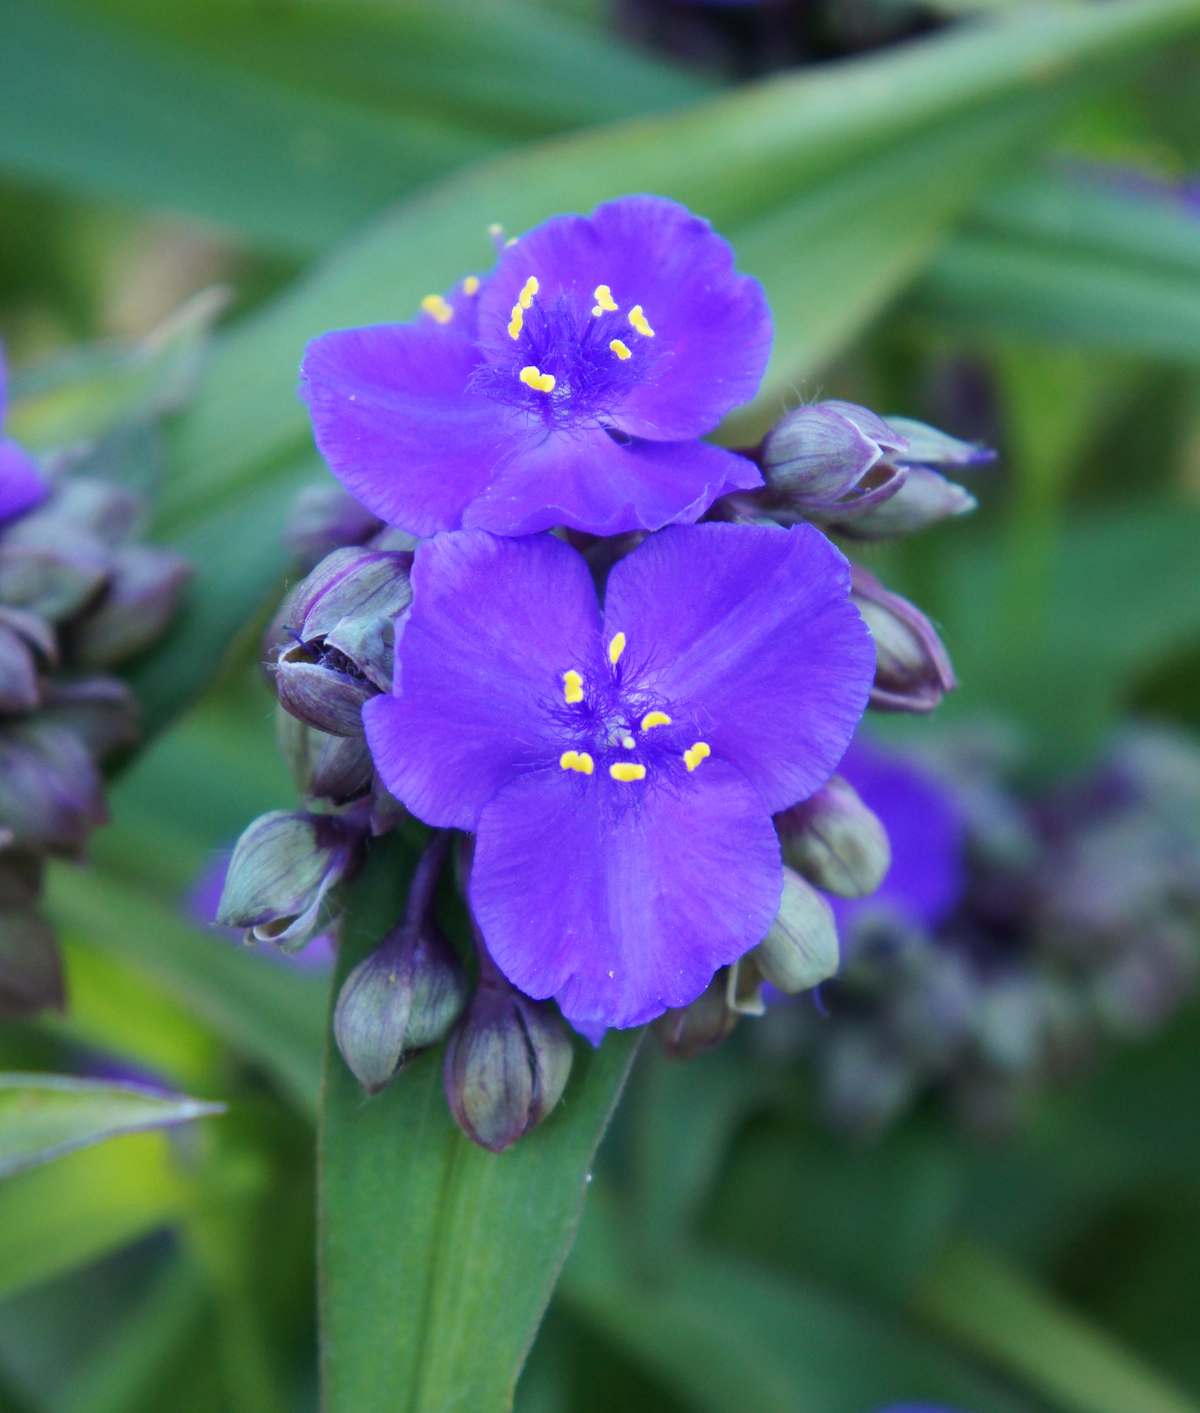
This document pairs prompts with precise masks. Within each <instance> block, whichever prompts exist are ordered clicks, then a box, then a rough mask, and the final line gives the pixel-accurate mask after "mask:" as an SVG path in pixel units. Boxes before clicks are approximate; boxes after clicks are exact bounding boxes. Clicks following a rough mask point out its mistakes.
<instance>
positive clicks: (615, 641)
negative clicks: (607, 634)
mask: <svg viewBox="0 0 1200 1413" xmlns="http://www.w3.org/2000/svg"><path fill="white" fill-rule="evenodd" d="M624 651H625V634H624V633H614V634H613V636H612V639H611V641H610V642H609V645H608V660H609V662H611V663H612V665H613V666H614V667H616V665H617V663H618V662H620V661H621V654H622V653H623V652H624Z"/></svg>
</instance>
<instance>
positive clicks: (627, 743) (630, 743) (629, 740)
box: [621, 736, 637, 751]
mask: <svg viewBox="0 0 1200 1413" xmlns="http://www.w3.org/2000/svg"><path fill="white" fill-rule="evenodd" d="M621 744H622V745H623V746H624V747H625V749H626V750H627V751H632V750H633V748H634V746H636V745H637V742H636V741H635V740H634V739H633V737H632V736H622V737H621Z"/></svg>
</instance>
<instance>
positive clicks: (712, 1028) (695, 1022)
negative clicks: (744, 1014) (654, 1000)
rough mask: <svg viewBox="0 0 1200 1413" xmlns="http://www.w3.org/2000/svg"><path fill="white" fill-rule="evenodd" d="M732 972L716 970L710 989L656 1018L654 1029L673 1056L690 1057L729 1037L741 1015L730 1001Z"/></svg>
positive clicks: (669, 1054) (659, 1039) (665, 1048)
mask: <svg viewBox="0 0 1200 1413" xmlns="http://www.w3.org/2000/svg"><path fill="white" fill-rule="evenodd" d="M728 988H729V973H728V971H727V970H726V969H724V968H723V969H722V970H721V971H719V972H717V974H716V976H715V977H714V978H713V979H712V981H711V982H710V983H709V985H708V988H707V990H705V991H704V992H703V994H702V995H700V996H697V998H696V999H695V1000H694V1001H693V1002H692V1004H691V1005H690V1006H680V1007H679V1008H678V1009H676V1010H673V1011H665V1012H664V1013H663V1014H662V1015H661V1016H659V1018H658V1019H657V1020H656V1021H655V1022H654V1033H655V1035H656V1036H657V1037H658V1043H659V1044H660V1045H661V1046H662V1048H663V1051H664V1053H665V1054H667V1055H668V1056H670V1058H671V1059H673V1060H691V1059H694V1058H695V1057H696V1056H697V1055H702V1054H703V1053H704V1052H705V1051H706V1050H712V1049H714V1048H715V1047H716V1046H718V1045H720V1044H721V1042H722V1041H724V1040H727V1039H728V1038H729V1036H730V1035H731V1034H732V1033H733V1028H734V1026H736V1025H737V1023H738V1019H739V1015H738V1012H737V1011H736V1010H733V1009H731V1008H730V1006H729V1005H728V1001H727V996H728Z"/></svg>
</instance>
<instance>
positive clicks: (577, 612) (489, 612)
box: [363, 530, 603, 829]
mask: <svg viewBox="0 0 1200 1413" xmlns="http://www.w3.org/2000/svg"><path fill="white" fill-rule="evenodd" d="M412 586H413V604H412V609H411V611H410V614H409V618H408V622H407V623H406V625H405V627H404V629H403V632H402V633H401V634H400V636H399V639H398V641H397V644H396V691H397V692H398V693H399V695H398V696H395V697H391V696H384V697H376V698H375V699H374V700H373V701H371V702H368V704H367V706H366V708H365V709H364V712H363V721H364V723H365V725H366V730H367V741H368V743H369V745H370V747H371V754H372V755H373V756H374V759H375V765H376V768H377V769H378V771H379V774H380V776H381V777H382V779H383V782H384V784H385V785H386V786H387V788H388V789H389V790H390V791H391V793H392V794H393V795H395V796H396V797H397V799H399V800H402V801H403V803H404V804H405V805H407V806H408V808H409V809H410V810H411V811H412V812H413V814H415V815H417V817H418V818H420V819H423V820H424V821H425V822H426V823H427V824H433V825H439V826H453V827H455V828H459V829H474V828H475V824H476V821H477V819H478V817H479V811H480V810H481V809H482V808H483V806H484V804H485V803H486V802H487V801H488V800H489V799H490V798H491V797H492V795H494V794H495V793H496V791H497V790H498V789H499V788H500V786H501V785H502V784H504V783H505V782H506V781H508V780H510V779H512V778H513V776H514V774H517V773H520V772H521V771H527V770H529V769H530V768H533V767H540V766H542V765H544V764H545V763H546V762H547V760H549V759H553V760H555V761H556V762H557V759H558V756H559V754H560V752H561V750H562V745H561V744H560V743H559V739H558V734H556V733H555V727H554V715H553V712H552V710H547V704H552V705H553V706H557V705H558V704H559V703H561V702H562V674H563V673H564V672H565V671H567V670H568V669H571V668H575V669H576V670H582V671H585V672H590V671H592V670H593V667H595V670H596V671H599V670H601V669H600V668H599V666H598V664H599V663H600V662H601V661H602V660H603V659H602V656H601V651H600V636H599V628H600V613H599V608H598V605H597V603H596V591H595V588H594V587H593V585H592V580H591V576H590V575H589V573H588V569H587V565H586V563H585V561H584V559H583V557H582V556H581V555H579V554H577V553H576V552H575V551H574V550H573V549H570V548H569V547H568V546H567V545H564V544H562V543H561V542H560V541H558V540H555V539H552V538H551V537H550V536H549V535H546V536H542V537H539V538H537V539H529V540H503V539H498V538H496V537H495V536H493V535H488V534H485V533H483V532H482V531H478V530H464V531H462V532H461V533H459V534H454V535H440V536H438V538H437V539H434V540H431V541H429V542H428V543H426V544H423V545H421V547H420V548H419V549H418V550H417V553H416V560H415V562H414V565H413V573H412ZM559 734H560V733H559ZM556 769H557V766H556Z"/></svg>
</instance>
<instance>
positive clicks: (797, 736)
mask: <svg viewBox="0 0 1200 1413" xmlns="http://www.w3.org/2000/svg"><path fill="white" fill-rule="evenodd" d="M849 584H850V577H849V566H848V565H847V563H846V560H845V559H844V558H843V556H842V555H841V554H840V552H839V551H838V550H837V549H835V548H834V547H833V545H831V544H830V543H829V541H828V540H826V539H825V537H824V536H823V535H822V534H821V533H820V532H819V531H818V530H815V529H814V528H813V527H811V526H799V527H797V528H795V529H792V530H781V529H778V528H775V527H753V528H752V527H749V526H737V525H721V524H709V525H699V526H691V527H686V528H685V527H678V528H674V529H670V530H666V531H664V532H663V533H661V534H659V535H655V536H653V537H651V538H650V539H648V540H646V541H645V542H644V543H643V544H642V545H641V546H639V548H638V549H636V550H635V551H634V552H633V553H632V554H631V555H629V557H628V558H626V559H624V560H622V561H620V562H619V563H618V564H617V565H616V567H615V568H614V569H613V571H612V573H611V575H610V576H609V580H608V588H607V594H606V597H605V603H604V608H603V611H601V608H600V606H599V605H598V603H597V598H596V591H595V588H594V586H593V582H592V579H591V576H590V573H589V571H588V567H587V564H586V563H585V561H584V559H583V557H582V556H581V555H580V554H578V553H577V552H576V551H575V550H573V549H571V548H569V547H568V546H567V545H565V544H563V543H562V542H561V541H559V540H557V539H554V538H552V537H550V536H539V537H537V538H533V539H525V540H517V541H510V540H504V539H499V538H497V537H495V536H493V535H491V534H488V533H485V532H482V531H463V532H459V533H454V534H448V535H441V536H438V537H437V538H436V539H434V540H432V541H429V542H427V543H425V544H423V545H422V546H421V547H420V548H419V549H418V550H417V554H416V562H415V565H414V569H413V574H412V586H413V603H412V609H411V611H410V616H409V618H408V621H407V623H406V624H405V626H404V629H403V632H402V633H401V634H400V636H399V640H398V642H397V646H396V677H395V685H394V694H393V695H386V696H380V697H377V698H375V699H374V700H373V701H371V702H369V703H368V704H367V706H366V708H365V710H364V713H363V715H364V721H365V724H366V729H367V738H368V741H369V743H370V745H371V750H372V753H373V755H374V758H375V762H376V766H377V768H378V770H379V772H380V775H381V776H382V778H383V780H384V782H385V784H386V785H387V787H388V789H389V790H391V791H392V793H393V794H395V795H396V796H397V797H398V798H399V799H401V800H402V801H403V802H404V803H405V804H406V805H407V806H408V808H409V809H410V810H411V811H412V812H413V814H415V815H417V816H418V817H419V818H421V819H423V820H425V821H426V822H427V823H429V824H431V825H436V826H445V827H453V828H458V829H466V830H471V831H474V832H476V833H477V834H478V840H477V844H476V850H475V862H474V868H473V871H472V875H471V884H470V892H471V903H472V907H473V909H474V911H475V915H476V918H477V920H478V922H479V925H480V927H481V929H482V931H483V935H484V937H485V939H486V942H487V946H488V949H489V951H490V953H491V955H492V957H493V958H494V959H495V961H496V963H497V965H498V966H499V967H500V969H501V970H502V971H503V972H504V974H505V975H506V976H507V977H508V978H509V980H510V981H511V982H513V984H514V985H516V986H517V987H519V988H520V989H521V990H522V991H524V992H526V993H527V994H528V995H530V996H533V997H535V998H538V999H542V998H546V997H554V998H555V999H556V1000H557V1001H558V1003H559V1006H560V1007H561V1009H562V1011H563V1014H564V1015H565V1016H566V1017H567V1019H568V1020H570V1021H571V1022H572V1023H573V1024H575V1025H576V1027H577V1028H580V1029H582V1030H584V1031H585V1032H590V1033H592V1034H594V1033H596V1032H597V1031H598V1030H601V1029H603V1028H604V1027H607V1026H617V1027H626V1026H635V1025H641V1024H643V1023H644V1022H646V1021H649V1020H652V1019H653V1018H654V1017H655V1016H658V1015H661V1014H662V1012H663V1011H665V1010H667V1009H670V1008H673V1007H679V1006H685V1005H687V1004H689V1003H690V1002H691V1001H693V1000H694V999H695V998H696V997H697V996H698V995H699V994H700V993H701V992H702V991H703V990H704V988H705V987H706V986H707V985H708V983H709V981H710V980H711V979H712V976H713V974H714V973H715V972H716V971H717V969H718V968H719V967H721V966H724V965H727V964H728V963H730V962H733V961H734V960H736V959H737V958H738V957H740V956H741V955H742V954H743V953H745V952H746V951H748V950H749V949H750V948H751V947H753V946H754V945H755V944H756V943H758V942H760V941H761V940H762V938H763V937H764V935H765V934H766V932H767V930H768V928H769V927H770V925H771V923H772V921H773V920H774V917H775V913H776V910H777V908H778V904H779V897H780V890H781V885H782V870H781V864H780V854H779V843H778V839H777V837H776V834H775V830H774V827H773V825H772V822H771V818H770V817H771V815H772V814H773V813H775V812H777V811H779V810H781V809H784V808H786V807H787V806H789V805H792V804H795V803H796V802H797V801H798V800H800V799H803V798H804V797H806V796H807V795H809V794H811V793H812V791H814V790H815V789H817V788H818V787H819V786H820V785H821V784H822V783H823V782H824V781H825V780H826V779H827V778H828V776H829V774H830V772H831V771H832V769H833V768H834V766H835V765H836V764H837V762H838V760H839V759H840V757H841V756H842V754H843V753H844V751H845V747H846V744H847V742H848V741H849V739H850V737H851V735H852V734H853V732H854V729H855V727H856V726H857V724H858V721H859V718H860V716H861V714H862V711H863V709H864V707H865V706H866V702H867V695H868V693H869V690H870V684H871V677H872V673H873V670H874V651H873V648H872V644H871V639H870V636H869V634H868V633H867V630H866V628H865V626H864V624H863V622H862V620H861V618H860V617H859V615H858V612H857V610H856V609H855V608H854V606H853V604H852V603H851V601H850V597H849Z"/></svg>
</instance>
